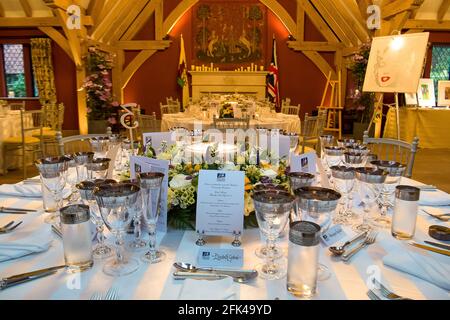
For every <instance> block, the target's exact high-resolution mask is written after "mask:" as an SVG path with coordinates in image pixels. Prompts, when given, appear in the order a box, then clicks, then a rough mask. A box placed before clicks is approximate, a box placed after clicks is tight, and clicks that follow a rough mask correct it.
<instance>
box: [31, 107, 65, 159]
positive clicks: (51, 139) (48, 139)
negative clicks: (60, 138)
mask: <svg viewBox="0 0 450 320" xmlns="http://www.w3.org/2000/svg"><path fill="white" fill-rule="evenodd" d="M64 109H65V108H64V104H63V103H59V104H57V103H49V104H46V105H44V106H42V110H43V131H42V140H43V148H44V149H43V152H44V154H45V155H49V154H50V155H55V154H57V150H56V149H57V143H56V142H57V141H56V132H60V131H62V126H63V123H64ZM33 137H37V133H35V134H34V135H33Z"/></svg>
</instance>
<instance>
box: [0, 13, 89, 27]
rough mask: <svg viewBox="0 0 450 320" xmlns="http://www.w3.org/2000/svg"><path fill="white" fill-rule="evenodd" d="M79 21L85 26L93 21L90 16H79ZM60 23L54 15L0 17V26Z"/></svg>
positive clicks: (37, 25)
mask: <svg viewBox="0 0 450 320" xmlns="http://www.w3.org/2000/svg"><path fill="white" fill-rule="evenodd" d="M81 22H82V24H83V25H85V26H91V25H92V24H93V21H92V19H91V17H86V16H83V17H81ZM60 25H61V23H60V21H59V20H58V18H55V17H46V18H38V17H24V18H5V17H3V18H2V19H0V27H11V28H14V27H59V26H60Z"/></svg>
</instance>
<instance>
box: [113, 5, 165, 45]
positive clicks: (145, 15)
mask: <svg viewBox="0 0 450 320" xmlns="http://www.w3.org/2000/svg"><path fill="white" fill-rule="evenodd" d="M156 5H157V1H154V0H151V1H150V2H148V3H147V5H146V6H145V8H144V9H143V10H142V11H141V13H140V14H139V15H138V16H137V17H136V19H135V20H134V21H133V23H132V24H131V25H130V27H129V28H128V30H127V31H126V32H125V34H124V35H123V36H122V37H121V38H120V39H121V40H132V39H133V38H134V37H135V36H136V34H137V33H138V32H139V31H140V30H141V29H142V27H144V25H145V24H146V23H147V22H148V19H149V18H150V16H151V15H152V13H154V12H155V9H156Z"/></svg>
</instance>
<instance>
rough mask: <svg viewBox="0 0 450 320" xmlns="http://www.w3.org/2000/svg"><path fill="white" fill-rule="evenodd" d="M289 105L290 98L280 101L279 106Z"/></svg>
mask: <svg viewBox="0 0 450 320" xmlns="http://www.w3.org/2000/svg"><path fill="white" fill-rule="evenodd" d="M290 105H291V98H286V99H283V100H281V106H282V107H284V106H290Z"/></svg>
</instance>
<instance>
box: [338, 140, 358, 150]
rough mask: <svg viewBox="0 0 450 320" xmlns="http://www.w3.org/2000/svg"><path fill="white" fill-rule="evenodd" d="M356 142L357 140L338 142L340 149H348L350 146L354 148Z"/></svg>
mask: <svg viewBox="0 0 450 320" xmlns="http://www.w3.org/2000/svg"><path fill="white" fill-rule="evenodd" d="M356 143H357V142H356V140H355V139H339V140H338V141H337V145H338V147H344V148H347V147H349V146H352V145H354V144H356Z"/></svg>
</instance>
